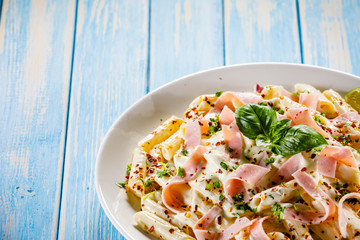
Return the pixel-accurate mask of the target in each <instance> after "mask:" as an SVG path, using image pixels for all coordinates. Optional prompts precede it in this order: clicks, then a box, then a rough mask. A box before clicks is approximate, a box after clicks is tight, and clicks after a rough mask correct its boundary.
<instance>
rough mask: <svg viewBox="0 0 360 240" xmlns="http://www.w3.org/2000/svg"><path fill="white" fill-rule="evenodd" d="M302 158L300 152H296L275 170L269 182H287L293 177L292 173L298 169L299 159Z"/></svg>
mask: <svg viewBox="0 0 360 240" xmlns="http://www.w3.org/2000/svg"><path fill="white" fill-rule="evenodd" d="M302 160H304V161H305V159H304V157H303V155H302V154H301V153H298V154H296V155H294V156H292V157H291V158H289V159H288V160H287V161H286V162H285V163H284V164H283V165H282V166H281V167H280V168H279V170H278V171H277V172H276V174H275V175H274V176H273V178H272V179H271V181H270V182H271V183H277V184H279V183H281V182H287V181H289V180H291V179H292V178H293V176H292V174H293V173H294V172H296V171H297V170H299V169H300V166H301V165H300V164H301V161H302Z"/></svg>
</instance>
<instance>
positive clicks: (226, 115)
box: [219, 105, 235, 125]
mask: <svg viewBox="0 0 360 240" xmlns="http://www.w3.org/2000/svg"><path fill="white" fill-rule="evenodd" d="M219 121H220V123H221V125H230V124H231V123H232V122H233V121H235V113H234V112H233V111H232V110H231V109H230V108H229V107H228V106H226V105H225V106H224V108H223V110H222V111H221V113H220V116H219Z"/></svg>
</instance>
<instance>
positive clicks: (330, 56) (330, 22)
mask: <svg viewBox="0 0 360 240" xmlns="http://www.w3.org/2000/svg"><path fill="white" fill-rule="evenodd" d="M299 10H300V11H299V12H300V19H301V25H302V39H303V51H304V63H308V64H314V65H320V66H325V67H331V68H335V69H339V70H342V71H346V72H350V73H354V74H356V75H360V57H359V52H360V24H359V22H360V2H359V1H357V0H346V1H336V0H322V1H312V0H300V1H299Z"/></svg>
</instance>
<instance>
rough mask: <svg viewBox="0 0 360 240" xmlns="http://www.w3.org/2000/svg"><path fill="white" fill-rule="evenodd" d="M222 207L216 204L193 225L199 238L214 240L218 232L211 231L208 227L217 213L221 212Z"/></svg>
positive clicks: (201, 239) (199, 239)
mask: <svg viewBox="0 0 360 240" xmlns="http://www.w3.org/2000/svg"><path fill="white" fill-rule="evenodd" d="M221 211H222V209H221V208H220V207H219V206H217V205H214V206H213V207H212V208H211V209H210V210H209V211H208V212H207V213H206V214H205V215H204V216H203V217H202V218H200V219H199V221H197V222H196V224H195V226H194V227H193V230H194V234H195V236H196V239H197V240H205V239H208V240H213V239H215V238H216V237H217V235H218V233H216V232H214V231H209V230H207V228H208V227H209V225H210V224H211V223H212V221H214V219H215V218H216V216H217V215H219V214H220V213H221Z"/></svg>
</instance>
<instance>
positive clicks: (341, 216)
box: [338, 193, 360, 238]
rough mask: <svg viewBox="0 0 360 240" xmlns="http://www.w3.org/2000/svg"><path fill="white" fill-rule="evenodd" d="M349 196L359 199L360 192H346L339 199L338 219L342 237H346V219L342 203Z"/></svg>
mask: <svg viewBox="0 0 360 240" xmlns="http://www.w3.org/2000/svg"><path fill="white" fill-rule="evenodd" d="M349 198H357V199H359V200H360V194H359V193H348V194H346V195H344V196H343V197H342V198H341V199H340V201H339V205H338V221H339V229H340V233H341V235H342V236H343V238H347V231H346V226H347V220H346V216H345V214H344V212H343V204H344V201H345V200H346V199H349Z"/></svg>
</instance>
